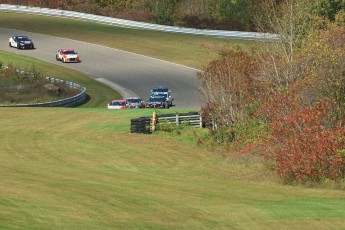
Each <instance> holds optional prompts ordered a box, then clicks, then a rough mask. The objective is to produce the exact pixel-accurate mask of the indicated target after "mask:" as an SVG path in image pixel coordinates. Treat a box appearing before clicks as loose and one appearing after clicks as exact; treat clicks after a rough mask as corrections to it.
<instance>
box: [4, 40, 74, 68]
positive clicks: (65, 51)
mask: <svg viewBox="0 0 345 230" xmlns="http://www.w3.org/2000/svg"><path fill="white" fill-rule="evenodd" d="M8 45H9V46H10V47H15V48H17V49H35V45H34V43H33V41H32V40H31V39H30V38H29V37H27V36H12V37H10V39H9V41H8ZM55 57H56V60H57V61H62V62H63V63H66V62H80V58H79V55H78V53H77V52H75V51H74V49H72V48H61V49H58V51H57V52H56V54H55Z"/></svg>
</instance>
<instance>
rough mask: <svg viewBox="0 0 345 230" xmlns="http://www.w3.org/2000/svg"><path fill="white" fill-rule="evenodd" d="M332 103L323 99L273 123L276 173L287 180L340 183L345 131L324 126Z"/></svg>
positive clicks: (344, 161)
mask: <svg viewBox="0 0 345 230" xmlns="http://www.w3.org/2000/svg"><path fill="white" fill-rule="evenodd" d="M330 103H331V102H330V101H329V100H326V99H324V100H322V101H320V102H318V103H316V105H315V106H313V107H308V108H301V109H296V110H295V111H291V112H290V113H289V114H287V115H286V116H285V117H284V118H283V119H282V120H280V121H278V120H277V121H275V122H274V123H273V125H272V128H273V132H272V137H273V140H274V142H275V146H277V148H276V149H275V150H274V151H275V152H274V155H273V157H274V159H275V161H276V166H275V169H276V171H277V173H278V175H279V176H280V177H282V178H283V179H284V180H286V181H293V180H297V181H307V180H311V181H320V180H322V179H325V178H327V179H332V180H339V179H341V178H343V177H344V176H345V157H344V155H343V154H342V153H343V152H344V149H345V129H344V128H343V127H338V128H333V129H328V128H327V127H326V126H325V125H323V124H322V120H323V118H324V117H325V116H326V115H327V112H328V108H329V104H330Z"/></svg>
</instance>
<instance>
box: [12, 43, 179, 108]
mask: <svg viewBox="0 0 345 230" xmlns="http://www.w3.org/2000/svg"><path fill="white" fill-rule="evenodd" d="M9 46H10V47H15V48H17V49H35V45H34V43H33V41H32V40H31V39H30V38H29V37H27V36H12V37H10V39H9ZM55 57H56V60H57V61H62V62H63V63H67V62H80V58H79V55H78V53H77V52H75V51H74V49H72V48H61V49H58V50H57V52H56V54H55ZM170 93H171V92H170V90H169V89H168V88H167V87H164V86H158V87H155V88H153V89H152V90H151V95H150V98H149V99H148V100H147V101H143V100H142V99H141V98H140V97H129V98H127V99H126V100H113V101H112V102H110V103H109V104H108V106H107V108H108V109H125V108H165V109H169V107H171V106H172V105H173V103H172V101H173V98H172V97H171V95H170Z"/></svg>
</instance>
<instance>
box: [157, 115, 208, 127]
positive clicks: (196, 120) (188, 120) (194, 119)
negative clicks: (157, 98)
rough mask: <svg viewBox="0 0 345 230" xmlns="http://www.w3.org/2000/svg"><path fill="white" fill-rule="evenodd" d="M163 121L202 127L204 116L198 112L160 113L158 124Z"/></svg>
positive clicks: (177, 124)
mask: <svg viewBox="0 0 345 230" xmlns="http://www.w3.org/2000/svg"><path fill="white" fill-rule="evenodd" d="M163 121H164V122H168V123H170V124H175V125H176V126H179V125H190V126H193V127H197V128H202V116H201V115H200V114H199V113H198V112H190V113H180V114H164V115H158V116H157V124H159V122H163Z"/></svg>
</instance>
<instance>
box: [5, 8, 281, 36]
mask: <svg viewBox="0 0 345 230" xmlns="http://www.w3.org/2000/svg"><path fill="white" fill-rule="evenodd" d="M0 11H3V12H15V13H26V14H37V15H48V16H58V17H66V18H73V19H80V20H89V21H94V22H99V23H104V24H110V25H116V26H121V27H128V28H136V29H146V30H155V31H164V32H174V33H184V34H194V35H205V36H212V37H218V38H238V39H247V40H267V39H269V40H276V39H278V35H277V34H271V33H257V32H241V31H226V30H207V29H193V28H183V27H177V26H166V25H158V24H151V23H145V22H137V21H130V20H125V19H119V18H111V17H106V16H99V15H94V14H86V13H80V12H74V11H67V10H58V9H49V8H39V7H30V6H20V5H9V4H0Z"/></svg>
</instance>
